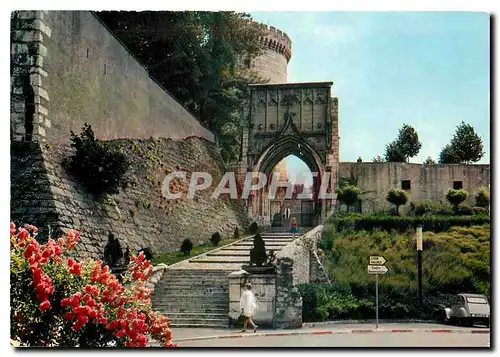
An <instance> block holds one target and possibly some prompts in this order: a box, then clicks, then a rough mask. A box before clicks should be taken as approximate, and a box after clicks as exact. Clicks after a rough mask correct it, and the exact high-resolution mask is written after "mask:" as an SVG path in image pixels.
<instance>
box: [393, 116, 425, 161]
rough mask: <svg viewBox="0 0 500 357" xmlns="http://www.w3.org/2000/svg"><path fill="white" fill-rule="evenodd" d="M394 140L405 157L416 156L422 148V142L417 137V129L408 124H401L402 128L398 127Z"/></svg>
mask: <svg viewBox="0 0 500 357" xmlns="http://www.w3.org/2000/svg"><path fill="white" fill-rule="evenodd" d="M396 142H397V145H398V147H399V148H400V150H401V153H402V154H403V155H404V156H405V157H406V158H407V159H409V158H411V157H414V156H417V155H418V153H419V151H420V149H421V148H422V143H421V142H420V140H419V139H418V134H417V131H416V130H415V128H413V127H412V126H410V125H408V124H403V126H402V128H401V129H399V135H398V138H397V139H396Z"/></svg>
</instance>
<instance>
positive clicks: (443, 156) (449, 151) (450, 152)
mask: <svg viewBox="0 0 500 357" xmlns="http://www.w3.org/2000/svg"><path fill="white" fill-rule="evenodd" d="M439 163H440V164H459V163H460V158H459V157H458V156H457V154H456V153H455V151H454V149H453V147H452V146H451V144H448V145H446V146H445V147H444V148H443V150H441V153H440V154H439Z"/></svg>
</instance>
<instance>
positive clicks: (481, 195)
mask: <svg viewBox="0 0 500 357" xmlns="http://www.w3.org/2000/svg"><path fill="white" fill-rule="evenodd" d="M489 205H490V191H488V189H486V188H482V189H481V190H479V192H478V193H477V195H476V206H478V207H484V208H486V207H488V206H489Z"/></svg>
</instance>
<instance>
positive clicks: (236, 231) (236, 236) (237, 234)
mask: <svg viewBox="0 0 500 357" xmlns="http://www.w3.org/2000/svg"><path fill="white" fill-rule="evenodd" d="M233 238H234V239H240V230H239V229H238V227H236V228H235V229H234V234H233Z"/></svg>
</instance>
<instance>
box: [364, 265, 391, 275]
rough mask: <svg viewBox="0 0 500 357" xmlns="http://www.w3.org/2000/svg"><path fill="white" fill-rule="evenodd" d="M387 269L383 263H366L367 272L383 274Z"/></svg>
mask: <svg viewBox="0 0 500 357" xmlns="http://www.w3.org/2000/svg"><path fill="white" fill-rule="evenodd" d="M388 271H389V269H387V267H385V266H384V265H368V274H377V275H383V274H385V273H387V272H388Z"/></svg>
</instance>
